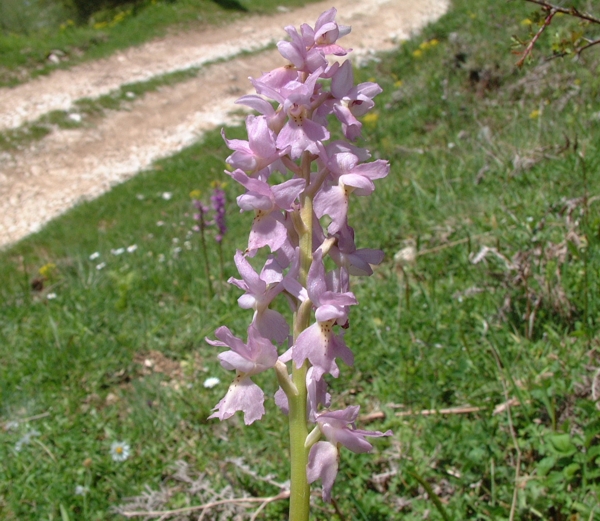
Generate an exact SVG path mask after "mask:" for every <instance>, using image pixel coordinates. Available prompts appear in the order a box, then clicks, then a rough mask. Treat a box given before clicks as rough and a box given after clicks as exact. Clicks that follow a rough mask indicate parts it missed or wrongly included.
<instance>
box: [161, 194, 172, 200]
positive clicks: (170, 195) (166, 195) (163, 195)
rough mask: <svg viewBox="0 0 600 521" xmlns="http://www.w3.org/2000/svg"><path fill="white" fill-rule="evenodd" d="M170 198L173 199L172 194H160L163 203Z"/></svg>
mask: <svg viewBox="0 0 600 521" xmlns="http://www.w3.org/2000/svg"><path fill="white" fill-rule="evenodd" d="M171 197H173V193H172V192H163V194H162V198H163V199H164V200H165V201H168V200H169V199H171Z"/></svg>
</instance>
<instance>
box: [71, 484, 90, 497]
mask: <svg viewBox="0 0 600 521" xmlns="http://www.w3.org/2000/svg"><path fill="white" fill-rule="evenodd" d="M89 491H90V489H89V488H87V487H84V486H83V485H75V495H76V496H85V495H86V494H87V493H88V492H89Z"/></svg>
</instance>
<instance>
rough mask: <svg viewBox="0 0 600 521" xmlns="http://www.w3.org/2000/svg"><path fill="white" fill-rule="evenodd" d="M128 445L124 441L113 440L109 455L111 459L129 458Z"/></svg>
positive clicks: (123, 459) (122, 459) (121, 459)
mask: <svg viewBox="0 0 600 521" xmlns="http://www.w3.org/2000/svg"><path fill="white" fill-rule="evenodd" d="M129 453H130V447H129V444H128V443H126V442H124V441H115V442H113V443H112V445H111V446H110V457H111V458H112V459H113V461H125V460H126V459H127V458H129Z"/></svg>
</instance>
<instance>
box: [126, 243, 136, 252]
mask: <svg viewBox="0 0 600 521" xmlns="http://www.w3.org/2000/svg"><path fill="white" fill-rule="evenodd" d="M135 250H137V244H132V245H131V246H127V253H133V252H134V251H135Z"/></svg>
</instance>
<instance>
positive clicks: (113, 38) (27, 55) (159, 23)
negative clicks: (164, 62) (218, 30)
mask: <svg viewBox="0 0 600 521" xmlns="http://www.w3.org/2000/svg"><path fill="white" fill-rule="evenodd" d="M304 4H306V2H302V1H300V0H286V1H285V2H277V1H275V0H252V1H248V0H239V1H238V0H214V1H213V0H138V1H131V0H109V1H96V0H93V1H92V0H72V1H70V0H2V2H0V56H1V59H0V87H6V86H12V85H16V84H18V83H22V82H24V81H27V80H29V79H31V78H32V77H35V76H37V75H40V74H47V73H49V72H51V71H52V70H55V69H57V68H68V67H71V66H73V65H75V64H77V63H81V62H82V61H84V60H93V59H98V58H102V57H105V56H108V55H109V54H111V53H113V52H115V51H117V50H120V49H125V48H127V47H131V46H132V45H140V44H142V43H144V42H147V41H149V40H151V39H153V38H156V37H158V36H162V35H164V34H166V33H167V32H168V31H185V30H190V29H198V28H202V27H208V26H209V25H219V24H227V23H231V21H232V20H236V19H239V18H240V17H243V16H248V15H251V14H268V13H273V12H275V11H276V10H277V9H278V8H279V9H281V8H283V9H291V8H294V7H298V6H301V5H304Z"/></svg>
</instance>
